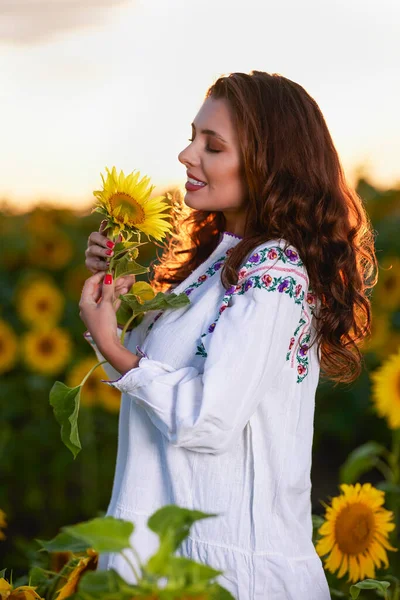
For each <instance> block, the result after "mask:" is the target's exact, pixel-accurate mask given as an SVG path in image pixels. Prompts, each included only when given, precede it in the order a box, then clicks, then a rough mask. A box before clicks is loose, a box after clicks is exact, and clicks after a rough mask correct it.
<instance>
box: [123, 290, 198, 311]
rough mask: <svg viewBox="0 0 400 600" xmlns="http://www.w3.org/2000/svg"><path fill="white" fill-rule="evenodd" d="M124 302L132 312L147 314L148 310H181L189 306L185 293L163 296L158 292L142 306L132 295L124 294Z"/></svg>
mask: <svg viewBox="0 0 400 600" xmlns="http://www.w3.org/2000/svg"><path fill="white" fill-rule="evenodd" d="M124 301H125V302H126V303H127V304H128V305H129V306H130V307H131V309H132V311H133V312H135V313H136V312H147V311H149V310H166V309H168V308H181V307H183V306H186V305H187V304H190V300H189V298H188V296H187V295H186V294H185V293H182V294H164V293H163V292H158V293H157V294H156V295H155V296H154V298H152V299H151V300H146V301H145V302H144V303H143V304H140V302H138V300H137V298H136V297H135V296H134V295H133V294H125V295H124Z"/></svg>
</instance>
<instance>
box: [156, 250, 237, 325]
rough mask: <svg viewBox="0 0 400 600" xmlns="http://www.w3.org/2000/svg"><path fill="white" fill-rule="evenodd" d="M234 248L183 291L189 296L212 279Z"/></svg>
mask: <svg viewBox="0 0 400 600" xmlns="http://www.w3.org/2000/svg"><path fill="white" fill-rule="evenodd" d="M232 250H233V248H229V249H228V250H227V251H226V252H225V254H224V255H222V256H221V257H220V258H218V259H217V260H216V261H214V262H213V263H212V265H211V266H210V267H209V268H208V269H207V270H206V271H205V272H204V273H203V274H202V275H200V276H199V277H198V278H197V280H196V281H193V283H191V284H190V285H189V286H188V287H187V288H185V289H184V290H183V292H182V293H184V294H186V295H187V296H190V294H191V293H192V291H193V290H194V289H196V288H199V287H200V286H201V285H202V284H203V283H204V282H205V281H207V279H210V278H211V277H212V276H213V275H215V273H217V272H218V271H219V270H220V269H221V267H222V265H223V264H224V261H225V259H226V257H227V256H229V254H230V253H231V252H232ZM163 312H164V311H163V310H161V311H160V312H158V313H157V314H156V316H155V318H154V319H153V321H152V322H151V323H150V325H149V326H148V328H147V332H146V335H147V333H148V332H149V331H150V330H151V329H152V328H153V325H154V323H155V322H156V321H157V320H158V319H159V318H160V317H161V315H162V314H163Z"/></svg>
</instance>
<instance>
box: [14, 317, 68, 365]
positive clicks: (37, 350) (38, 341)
mask: <svg viewBox="0 0 400 600" xmlns="http://www.w3.org/2000/svg"><path fill="white" fill-rule="evenodd" d="M22 348H23V355H24V360H25V363H26V365H27V366H28V367H29V368H30V369H31V370H32V371H35V372H36V373H40V374H41V375H55V374H56V373H59V372H60V371H62V370H63V369H64V367H65V366H66V364H67V363H68V361H69V359H70V356H71V351H72V342H71V338H70V336H69V334H68V332H67V331H66V330H64V329H61V328H60V327H53V328H49V329H43V330H35V329H34V330H32V331H28V332H27V333H26V334H25V335H24V337H23V340H22Z"/></svg>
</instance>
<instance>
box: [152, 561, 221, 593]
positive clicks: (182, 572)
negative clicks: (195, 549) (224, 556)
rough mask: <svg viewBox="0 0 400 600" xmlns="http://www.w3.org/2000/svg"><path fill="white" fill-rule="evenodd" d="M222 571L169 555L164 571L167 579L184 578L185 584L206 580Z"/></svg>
mask: <svg viewBox="0 0 400 600" xmlns="http://www.w3.org/2000/svg"><path fill="white" fill-rule="evenodd" d="M222 573H223V571H217V570H216V569H213V568H212V567H209V566H208V565H204V564H201V563H197V562H194V561H193V560H190V559H189V558H186V557H181V556H171V557H170V559H169V561H168V564H167V565H166V568H165V571H164V574H165V576H166V577H168V579H169V580H171V579H178V580H179V579H182V578H184V582H185V586H187V585H192V584H196V583H204V582H207V581H209V580H210V579H213V578H214V577H217V575H220V574H222Z"/></svg>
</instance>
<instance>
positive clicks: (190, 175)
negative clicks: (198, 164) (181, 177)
mask: <svg viewBox="0 0 400 600" xmlns="http://www.w3.org/2000/svg"><path fill="white" fill-rule="evenodd" d="M186 175H187V176H188V177H191V178H192V179H195V180H196V181H200V183H206V182H205V181H203V180H202V179H199V178H198V177H196V176H195V175H193V173H190V172H189V171H187V173H186Z"/></svg>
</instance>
